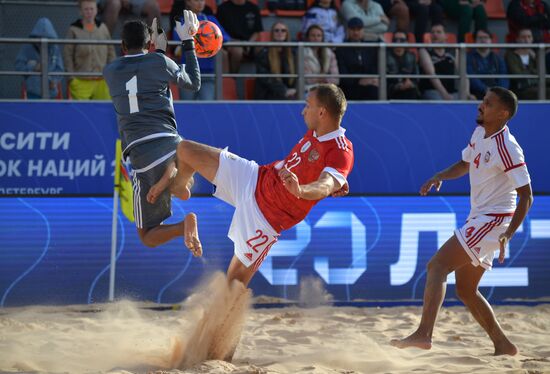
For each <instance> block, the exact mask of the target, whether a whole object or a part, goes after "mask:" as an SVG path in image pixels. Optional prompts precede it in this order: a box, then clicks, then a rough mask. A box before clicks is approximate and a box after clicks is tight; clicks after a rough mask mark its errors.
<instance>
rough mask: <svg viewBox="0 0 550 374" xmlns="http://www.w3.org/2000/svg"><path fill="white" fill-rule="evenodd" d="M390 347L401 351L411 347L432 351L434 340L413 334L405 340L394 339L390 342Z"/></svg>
mask: <svg viewBox="0 0 550 374" xmlns="http://www.w3.org/2000/svg"><path fill="white" fill-rule="evenodd" d="M390 345H393V346H394V347H397V348H401V349H403V348H409V347H416V348H420V349H431V348H432V340H431V339H429V338H427V337H424V336H420V335H419V334H416V333H413V334H411V335H409V336H407V337H406V338H405V339H392V340H391V341H390Z"/></svg>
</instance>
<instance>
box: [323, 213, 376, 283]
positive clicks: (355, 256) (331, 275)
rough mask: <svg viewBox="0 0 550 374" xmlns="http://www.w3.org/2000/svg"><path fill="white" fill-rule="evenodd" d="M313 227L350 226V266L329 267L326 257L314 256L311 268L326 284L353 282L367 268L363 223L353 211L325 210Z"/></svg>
mask: <svg viewBox="0 0 550 374" xmlns="http://www.w3.org/2000/svg"><path fill="white" fill-rule="evenodd" d="M314 227H315V228H317V227H318V228H322V227H350V228H351V260H352V262H351V266H349V267H347V268H333V269H331V268H330V266H329V263H328V258H327V257H315V259H314V262H313V268H314V269H315V271H316V272H317V273H319V275H320V276H321V278H323V279H324V280H325V282H327V284H354V283H355V282H356V281H357V279H359V277H360V276H361V275H362V274H363V273H364V272H365V270H367V232H366V229H365V225H363V223H362V222H361V221H360V220H359V218H357V216H356V215H355V214H354V213H353V212H326V213H325V214H323V216H322V217H321V219H320V220H319V221H318V222H317V223H316V224H315V226H314Z"/></svg>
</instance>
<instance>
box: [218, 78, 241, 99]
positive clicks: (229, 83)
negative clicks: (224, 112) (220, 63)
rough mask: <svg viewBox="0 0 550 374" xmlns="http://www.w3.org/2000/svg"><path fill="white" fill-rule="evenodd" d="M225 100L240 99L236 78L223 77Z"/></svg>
mask: <svg viewBox="0 0 550 374" xmlns="http://www.w3.org/2000/svg"><path fill="white" fill-rule="evenodd" d="M222 84H223V100H238V99H239V97H238V95H237V83H236V82H235V78H230V77H225V78H223V83H222Z"/></svg>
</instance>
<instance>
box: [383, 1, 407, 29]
mask: <svg viewBox="0 0 550 374" xmlns="http://www.w3.org/2000/svg"><path fill="white" fill-rule="evenodd" d="M376 2H377V3H378V4H380V5H381V6H382V9H383V10H384V14H386V16H388V17H389V18H390V19H394V20H395V29H396V30H398V31H406V32H408V30H409V26H410V16H409V7H408V6H407V3H405V1H404V0H376Z"/></svg>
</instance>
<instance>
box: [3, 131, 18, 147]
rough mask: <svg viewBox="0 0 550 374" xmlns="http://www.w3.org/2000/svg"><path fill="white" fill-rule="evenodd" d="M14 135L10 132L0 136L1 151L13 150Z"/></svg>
mask: <svg viewBox="0 0 550 374" xmlns="http://www.w3.org/2000/svg"><path fill="white" fill-rule="evenodd" d="M8 140H11V142H10V143H8ZM14 141H15V135H14V134H13V133H11V132H6V133H4V134H2V136H0V147H1V148H2V149H5V150H6V151H11V150H12V149H13V148H15V142H14Z"/></svg>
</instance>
